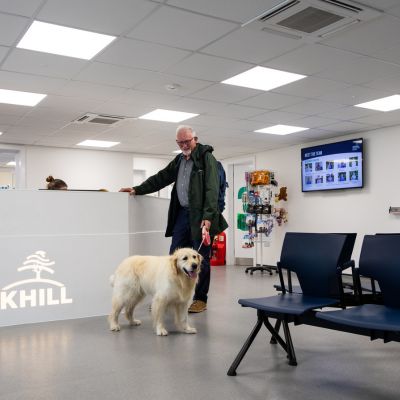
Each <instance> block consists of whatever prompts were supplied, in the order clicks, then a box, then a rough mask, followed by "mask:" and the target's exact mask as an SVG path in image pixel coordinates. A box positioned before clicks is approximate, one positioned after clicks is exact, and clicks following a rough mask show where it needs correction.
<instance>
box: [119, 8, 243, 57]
mask: <svg viewBox="0 0 400 400" xmlns="http://www.w3.org/2000/svg"><path fill="white" fill-rule="evenodd" d="M238 26H239V25H238V24H234V23H231V22H225V21H221V20H218V19H215V18H211V17H205V16H203V15H198V14H193V13H190V12H187V11H183V10H179V9H177V8H174V7H168V6H163V7H161V8H159V9H158V10H156V11H155V12H154V13H152V15H151V16H150V17H148V18H146V20H144V21H143V22H141V23H140V24H139V25H138V26H137V27H136V28H135V29H133V31H131V32H130V33H129V34H128V35H127V36H128V37H131V38H135V39H142V40H145V41H148V42H155V43H161V44H165V45H169V46H172V47H179V48H182V49H188V50H197V49H199V48H201V47H203V46H205V45H206V44H208V43H210V42H212V41H214V40H216V39H218V38H220V37H221V36H223V35H224V34H226V33H228V32H230V31H232V30H233V29H235V28H237V27H238ZM154 27H157V29H154Z"/></svg>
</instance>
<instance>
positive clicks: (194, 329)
mask: <svg viewBox="0 0 400 400" xmlns="http://www.w3.org/2000/svg"><path fill="white" fill-rule="evenodd" d="M184 332H185V333H197V329H196V328H192V327H191V326H187V327H186V328H185V329H184Z"/></svg>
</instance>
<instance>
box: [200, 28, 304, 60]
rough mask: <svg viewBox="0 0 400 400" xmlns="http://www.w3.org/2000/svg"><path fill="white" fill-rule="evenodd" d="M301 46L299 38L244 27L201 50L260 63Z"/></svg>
mask: <svg viewBox="0 0 400 400" xmlns="http://www.w3.org/2000/svg"><path fill="white" fill-rule="evenodd" d="M299 46H302V43H301V42H299V41H298V40H294V39H288V38H284V37H282V36H277V35H268V34H267V33H265V32H262V31H254V30H252V29H245V28H242V29H239V30H236V31H235V32H232V33H230V34H229V35H227V36H225V37H224V38H222V39H220V40H218V41H216V42H215V43H212V44H211V45H209V46H207V47H205V48H204V49H202V50H201V51H202V53H207V54H211V55H215V56H220V57H226V58H232V59H234V60H239V61H245V62H252V63H255V64H260V63H262V62H264V61H266V60H269V59H271V58H274V57H277V56H280V55H281V54H284V53H286V52H288V51H290V50H293V49H295V48H297V47H299Z"/></svg>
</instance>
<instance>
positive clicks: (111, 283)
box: [110, 274, 115, 287]
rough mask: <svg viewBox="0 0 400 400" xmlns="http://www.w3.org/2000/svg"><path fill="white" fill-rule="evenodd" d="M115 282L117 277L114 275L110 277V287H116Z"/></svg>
mask: <svg viewBox="0 0 400 400" xmlns="http://www.w3.org/2000/svg"><path fill="white" fill-rule="evenodd" d="M114 281H115V275H114V274H113V275H111V276H110V285H111V286H112V287H114Z"/></svg>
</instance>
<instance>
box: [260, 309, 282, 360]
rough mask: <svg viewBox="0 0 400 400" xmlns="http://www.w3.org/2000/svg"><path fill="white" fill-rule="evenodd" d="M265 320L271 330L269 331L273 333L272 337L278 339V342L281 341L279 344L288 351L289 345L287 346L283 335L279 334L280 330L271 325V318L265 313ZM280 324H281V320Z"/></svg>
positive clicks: (266, 325)
mask: <svg viewBox="0 0 400 400" xmlns="http://www.w3.org/2000/svg"><path fill="white" fill-rule="evenodd" d="M263 322H264V325H265V327H266V328H267V329H268V330H269V332H270V333H271V335H272V338H273V339H274V340H275V341H276V343H279V344H280V345H281V346H282V348H283V350H285V351H286V353H287V352H288V347H287V345H286V343H285V341H284V340H283V339H282V337H281V336H280V335H279V333H278V331H277V330H275V328H274V327H273V326H272V325H271V323H270V322H269V320H268V317H266V316H265V315H263ZM276 325H277V324H276V323H275V326H276ZM279 326H280V322H279Z"/></svg>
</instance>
